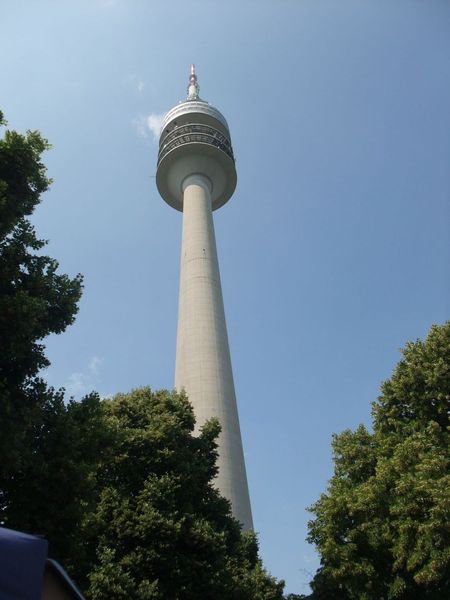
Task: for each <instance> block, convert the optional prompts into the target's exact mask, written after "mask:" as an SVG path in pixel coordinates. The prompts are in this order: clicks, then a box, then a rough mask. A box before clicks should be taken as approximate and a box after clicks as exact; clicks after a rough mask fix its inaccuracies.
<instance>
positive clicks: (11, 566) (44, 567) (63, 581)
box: [0, 527, 84, 600]
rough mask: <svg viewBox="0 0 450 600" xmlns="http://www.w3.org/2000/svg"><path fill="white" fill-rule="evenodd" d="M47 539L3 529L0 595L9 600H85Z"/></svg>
mask: <svg viewBox="0 0 450 600" xmlns="http://www.w3.org/2000/svg"><path fill="white" fill-rule="evenodd" d="M47 548H48V544H47V540H44V539H42V538H40V537H37V536H34V535H28V534H27V533H22V532H20V531H13V530H12V529H5V528H3V527H1V528H0V564H1V565H2V568H1V569H0V598H2V599H5V600H6V599H8V600H84V596H82V594H81V593H80V592H79V591H78V589H77V587H76V586H75V584H74V583H73V581H72V580H71V579H70V577H69V576H68V575H67V573H66V572H65V570H64V569H63V568H62V567H61V565H60V564H59V563H57V562H56V561H55V560H52V559H49V558H47Z"/></svg>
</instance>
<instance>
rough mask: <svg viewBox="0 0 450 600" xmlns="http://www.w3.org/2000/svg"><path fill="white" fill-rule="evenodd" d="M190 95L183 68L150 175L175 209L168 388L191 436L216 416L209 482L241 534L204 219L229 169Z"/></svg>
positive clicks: (228, 185) (228, 187)
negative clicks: (187, 405) (176, 394)
mask: <svg viewBox="0 0 450 600" xmlns="http://www.w3.org/2000/svg"><path fill="white" fill-rule="evenodd" d="M198 94H199V87H198V83H197V77H196V75H195V70H194V68H193V67H191V76H190V80H189V86H188V97H187V100H186V101H184V102H181V103H180V104H179V105H178V106H176V107H175V108H173V109H172V110H171V111H169V113H168V114H167V115H166V117H165V119H164V121H163V124H162V128H161V137H160V149H159V156H158V170H157V175H156V183H157V186H158V190H159V192H160V194H161V196H162V197H163V198H164V200H166V202H168V204H170V205H171V206H173V207H174V208H176V209H178V210H181V211H182V212H183V236H182V245H181V268H180V297H179V312H178V332H177V353H176V368H175V387H176V389H177V390H180V391H181V390H182V389H184V390H185V391H186V393H187V395H188V397H189V399H190V401H191V402H192V404H193V406H194V412H195V416H196V419H197V431H198V429H199V428H200V427H201V426H202V425H203V424H204V422H205V421H206V420H207V419H210V418H211V417H217V418H218V419H219V421H220V424H221V427H222V431H221V434H220V437H219V459H218V467H219V473H218V476H217V479H216V482H215V483H216V486H217V487H218V489H219V491H220V492H221V493H222V495H223V496H225V497H226V498H228V499H229V500H230V501H231V504H232V509H233V514H234V516H235V517H236V518H237V519H238V520H239V521H240V522H241V523H242V525H243V527H244V529H251V528H252V527H253V524H252V515H251V508H250V498H249V493H248V485H247V476H246V472H245V462H244V453H243V449H242V440H241V433H240V427H239V417H238V410H237V404H236V396H235V391H234V382H233V372H232V367H231V358H230V350H229V345H228V335H227V328H226V322H225V312H224V305H223V298H222V288H221V283H220V272H219V263H218V258H217V249H216V241H215V235H214V224H213V215H212V211H213V210H214V209H216V208H219V207H220V206H222V205H223V204H225V202H227V201H228V200H229V198H230V197H231V195H232V194H233V192H234V189H235V187H236V170H235V166H234V156H233V150H232V147H231V141H230V134H229V129H228V125H227V122H226V121H225V119H224V117H223V116H222V115H221V113H220V112H219V111H218V110H217V109H215V108H214V107H212V106H211V105H209V104H208V103H207V102H204V101H203V100H201V99H200V98H199V95H198Z"/></svg>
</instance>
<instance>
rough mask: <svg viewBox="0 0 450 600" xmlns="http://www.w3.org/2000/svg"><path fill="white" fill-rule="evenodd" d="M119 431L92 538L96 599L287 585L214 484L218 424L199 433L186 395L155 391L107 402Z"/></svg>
mask: <svg viewBox="0 0 450 600" xmlns="http://www.w3.org/2000/svg"><path fill="white" fill-rule="evenodd" d="M103 408H104V410H105V421H106V426H107V427H108V428H109V430H110V431H112V432H113V436H112V445H111V448H110V449H111V453H110V458H109V461H105V463H104V465H103V467H102V469H101V472H100V473H99V481H100V482H101V493H100V499H99V503H98V505H97V508H96V510H95V512H94V513H93V514H91V515H88V516H87V518H86V520H85V523H84V527H83V530H84V535H85V539H87V538H88V537H90V539H91V540H93V541H95V543H96V544H97V562H96V563H95V564H94V565H93V568H92V569H91V572H90V574H89V578H90V582H91V583H90V589H89V594H88V595H89V597H90V598H92V599H93V600H103V599H104V600H106V599H110V598H114V599H115V600H120V599H121V598H123V599H125V598H126V599H128V598H134V599H136V600H144V599H146V600H147V599H163V598H164V599H165V600H170V599H177V598H180V599H181V598H182V599H186V600H189V599H200V598H202V599H207V598H211V599H213V598H221V599H224V600H227V599H233V600H234V599H235V600H240V599H242V600H252V599H255V600H256V599H258V600H278V599H280V600H281V599H282V598H283V594H282V590H283V583H282V582H280V583H277V582H276V581H275V580H274V579H273V578H272V577H270V576H269V575H268V574H267V573H266V572H265V571H264V569H263V568H262V565H261V561H260V559H259V558H258V546H257V542H256V538H255V536H254V534H252V533H246V534H242V533H241V529H240V525H239V524H238V523H237V521H235V519H233V517H232V516H231V513H230V505H229V503H228V501H227V500H225V499H224V498H222V497H221V496H219V494H218V492H217V490H216V489H215V488H214V486H213V485H212V481H213V478H214V476H215V474H216V472H217V467H216V458H217V445H216V438H217V435H218V433H219V425H218V423H217V422H216V421H214V420H213V421H210V422H208V423H207V424H206V425H205V426H204V427H203V429H202V431H201V434H200V435H199V436H194V435H193V434H192V433H193V429H194V423H195V419H194V414H193V411H192V407H191V405H190V404H189V402H188V401H187V399H186V397H185V396H183V395H178V394H175V393H169V392H166V391H162V392H156V393H152V392H151V391H150V389H148V388H143V389H139V390H135V391H133V392H131V393H130V394H126V395H118V396H116V397H115V398H114V399H112V400H109V401H105V402H104V403H103Z"/></svg>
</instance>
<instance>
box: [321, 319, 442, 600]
mask: <svg viewBox="0 0 450 600" xmlns="http://www.w3.org/2000/svg"><path fill="white" fill-rule="evenodd" d="M402 352H403V359H402V360H401V361H400V363H399V364H398V365H397V367H396V369H395V370H394V373H393V375H392V377H391V379H390V380H388V381H386V382H385V383H383V384H382V388H381V392H382V393H381V396H380V397H379V398H378V400H377V401H376V402H375V403H374V404H373V433H370V432H368V431H367V429H366V428H365V427H363V426H360V427H358V429H357V430H356V431H350V430H347V431H344V432H343V433H342V434H340V435H337V436H334V439H333V444H332V445H333V453H334V462H335V471H334V475H333V477H332V479H331V481H330V484H329V487H328V490H327V493H325V494H322V496H321V497H320V499H319V500H318V502H316V504H314V506H313V507H312V508H311V511H312V512H313V513H314V515H315V518H314V519H313V520H312V521H311V522H310V524H309V541H311V542H313V543H314V544H315V545H316V546H317V549H318V551H319V553H320V556H321V568H320V569H319V571H318V572H317V574H316V576H315V578H314V580H313V582H312V588H313V591H314V593H313V598H315V599H316V598H317V599H321V598H324V599H325V598H327V599H329V598H342V599H347V598H348V599H358V600H372V599H373V600H375V599H376V600H388V599H389V600H390V599H394V598H395V599H402V600H403V599H405V600H406V599H408V600H415V599H417V600H424V599H428V598H429V599H433V600H440V599H442V600H444V599H446V598H448V597H449V592H450V521H449V515H450V452H449V449H450V428H449V425H450V422H449V418H450V322H447V323H445V324H444V325H442V326H433V327H432V328H431V330H430V332H429V335H428V337H427V339H426V340H425V341H424V342H422V341H420V340H418V341H416V342H414V343H408V344H407V345H406V347H405V349H404V350H403V351H402Z"/></svg>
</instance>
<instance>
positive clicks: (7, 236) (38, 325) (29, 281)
mask: <svg viewBox="0 0 450 600" xmlns="http://www.w3.org/2000/svg"><path fill="white" fill-rule="evenodd" d="M0 124H1V125H5V124H6V123H5V121H4V119H3V115H2V114H1V113H0ZM47 148H48V144H47V142H46V140H44V139H43V138H42V137H41V135H40V134H39V133H38V132H36V131H34V132H31V131H28V132H27V134H26V135H20V134H18V133H16V132H15V131H6V133H5V135H4V137H3V139H0V347H1V353H0V456H1V463H0V498H1V502H0V522H3V523H7V524H11V526H12V525H13V524H14V523H16V517H15V516H14V515H15V513H17V512H20V511H21V510H22V509H21V508H20V505H22V504H25V503H26V502H27V498H32V497H33V496H34V498H35V500H36V502H40V501H42V502H44V503H45V499H44V497H43V495H42V493H40V492H42V491H43V490H42V487H43V483H44V482H43V481H42V480H41V482H40V485H39V486H36V490H35V492H36V493H37V496H36V495H34V492H33V491H32V488H33V479H34V477H35V475H33V474H34V472H35V471H39V467H38V464H37V463H38V460H39V459H38V457H37V454H36V453H37V450H38V448H39V447H40V445H41V444H44V445H45V444H46V443H47V436H48V419H49V415H50V414H52V413H54V412H55V411H56V412H57V411H58V410H60V408H58V407H61V405H62V397H61V394H59V393H57V392H55V391H54V390H52V389H51V388H48V387H47V386H46V384H45V383H44V381H43V380H42V379H41V378H40V377H39V376H38V373H39V370H40V369H42V368H43V367H46V366H47V365H48V360H47V358H46V357H45V354H44V347H43V345H42V343H41V341H42V339H43V338H44V337H46V336H47V335H49V334H50V333H60V332H62V331H64V329H65V328H66V327H67V326H68V325H69V324H70V323H72V321H73V319H74V317H75V314H76V312H77V302H78V300H79V298H80V295H81V278H80V276H77V277H75V278H74V279H70V278H69V277H68V276H67V275H61V274H58V273H57V269H58V263H57V262H56V261H55V260H54V259H52V258H50V257H48V256H45V255H43V254H42V253H41V252H40V251H41V250H42V248H43V247H44V246H45V242H44V241H43V240H39V239H38V238H37V237H36V234H35V231H34V228H33V227H32V225H31V224H30V222H29V221H28V220H27V217H28V216H29V215H30V214H31V213H32V212H33V210H34V208H35V207H36V206H37V205H38V204H39V202H40V196H41V194H42V192H44V191H45V190H46V189H47V188H48V186H49V183H50V180H49V179H48V178H47V177H46V170H45V167H44V165H43V164H42V162H41V154H42V152H44V151H45V150H46V149H47ZM63 412H64V411H63ZM55 414H56V413H55ZM52 418H55V417H54V416H52ZM43 470H45V469H43ZM30 474H31V478H30ZM41 475H43V472H42V473H41ZM37 476H38V475H37V473H36V477H37ZM13 505H14V506H13Z"/></svg>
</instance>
